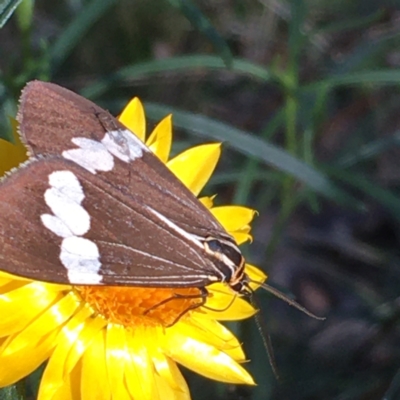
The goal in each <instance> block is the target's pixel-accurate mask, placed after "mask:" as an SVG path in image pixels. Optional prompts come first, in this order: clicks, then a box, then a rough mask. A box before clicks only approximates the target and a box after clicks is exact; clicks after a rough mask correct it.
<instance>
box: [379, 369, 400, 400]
mask: <svg viewBox="0 0 400 400" xmlns="http://www.w3.org/2000/svg"><path fill="white" fill-rule="evenodd" d="M399 398H400V370H398V371H397V374H396V375H395V376H394V378H393V380H392V382H391V384H390V386H389V389H388V390H387V392H386V393H385V395H384V396H383V398H382V400H397V399H399Z"/></svg>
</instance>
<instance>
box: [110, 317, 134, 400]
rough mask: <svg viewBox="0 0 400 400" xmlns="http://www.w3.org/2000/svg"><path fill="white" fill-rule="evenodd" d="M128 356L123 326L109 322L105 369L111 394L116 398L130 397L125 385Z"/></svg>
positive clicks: (127, 398)
mask: <svg viewBox="0 0 400 400" xmlns="http://www.w3.org/2000/svg"><path fill="white" fill-rule="evenodd" d="M128 358H129V354H128V348H127V344H126V330H125V328H124V327H123V326H121V325H115V324H109V325H108V326H107V333H106V360H107V371H108V379H109V381H110V386H111V392H112V396H113V398H115V399H118V400H119V399H121V400H125V399H126V400H130V399H131V398H132V397H131V396H130V394H129V391H128V388H127V387H126V385H125V368H126V364H127V359H128Z"/></svg>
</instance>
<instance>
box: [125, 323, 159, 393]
mask: <svg viewBox="0 0 400 400" xmlns="http://www.w3.org/2000/svg"><path fill="white" fill-rule="evenodd" d="M127 338H128V349H129V356H130V357H129V358H128V360H127V361H128V362H127V363H126V371H125V372H126V382H127V386H128V389H129V391H130V394H131V396H132V398H137V399H142V400H161V399H164V398H165V397H164V396H163V394H162V393H159V392H158V386H157V383H156V381H155V368H154V364H153V360H152V359H151V357H150V355H149V351H151V349H152V347H154V345H155V342H154V338H153V335H152V332H151V330H150V329H149V330H147V331H145V330H142V329H135V330H134V331H133V332H131V334H128V336H127ZM155 339H156V340H157V338H156V337H155Z"/></svg>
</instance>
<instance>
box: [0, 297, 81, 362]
mask: <svg viewBox="0 0 400 400" xmlns="http://www.w3.org/2000/svg"><path fill="white" fill-rule="evenodd" d="M78 307H79V303H78V302H77V299H76V298H75V297H74V296H72V295H66V296H64V297H63V298H61V299H60V300H59V301H58V302H57V303H55V304H54V305H52V306H51V307H50V308H49V309H48V310H46V311H45V312H44V313H42V314H41V315H40V316H38V318H36V319H35V320H34V321H33V322H32V323H31V324H29V325H28V326H27V327H26V328H24V329H23V330H22V331H21V332H19V333H18V334H17V335H15V336H10V338H9V339H8V340H6V341H5V342H4V344H3V347H2V349H1V350H2V352H0V357H2V356H3V355H8V354H12V353H14V352H17V351H20V350H22V349H24V348H25V347H26V346H28V345H31V344H32V343H39V342H40V340H41V339H42V338H43V336H44V335H46V334H47V333H50V332H52V331H53V330H55V329H58V328H59V327H60V325H62V324H63V323H64V322H65V321H67V320H68V318H69V317H70V316H71V315H72V314H73V313H74V312H75V310H76V309H77V308H78Z"/></svg>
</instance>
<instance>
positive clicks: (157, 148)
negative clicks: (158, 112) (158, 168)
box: [146, 115, 172, 163]
mask: <svg viewBox="0 0 400 400" xmlns="http://www.w3.org/2000/svg"><path fill="white" fill-rule="evenodd" d="M171 143H172V117H171V115H168V116H167V117H165V118H164V119H163V120H161V121H160V122H159V123H158V124H157V126H156V127H155V128H154V130H153V132H152V133H151V135H150V137H149V138H148V139H147V141H146V145H147V146H148V147H149V148H150V150H151V151H152V152H153V153H154V154H155V155H156V156H157V157H158V158H159V159H160V160H161V161H162V162H164V163H166V162H167V161H168V157H169V152H170V151H171Z"/></svg>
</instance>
